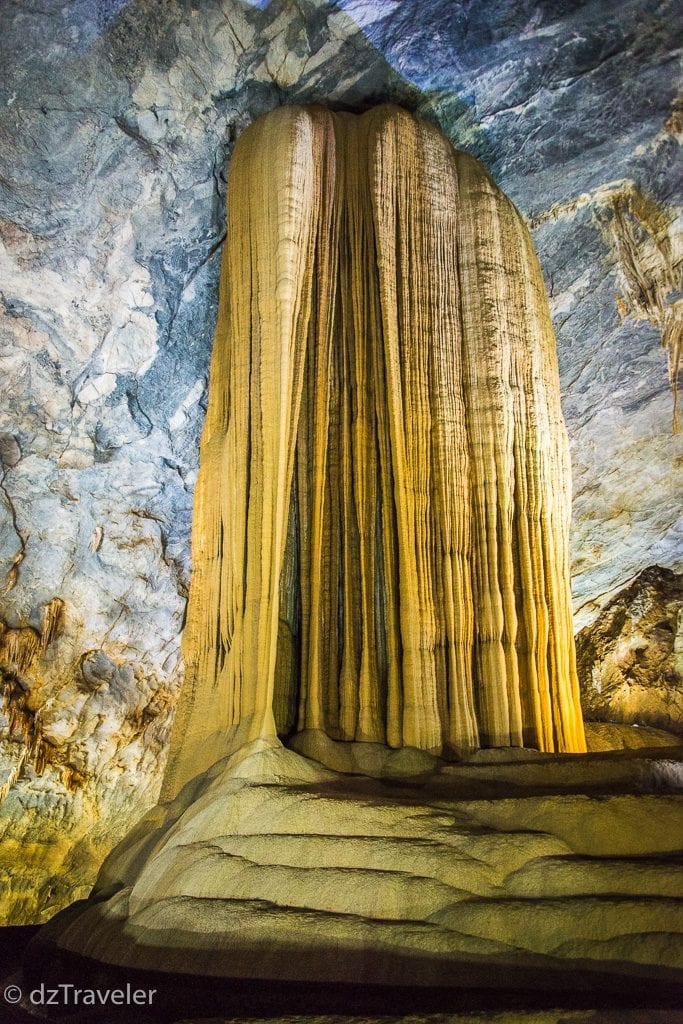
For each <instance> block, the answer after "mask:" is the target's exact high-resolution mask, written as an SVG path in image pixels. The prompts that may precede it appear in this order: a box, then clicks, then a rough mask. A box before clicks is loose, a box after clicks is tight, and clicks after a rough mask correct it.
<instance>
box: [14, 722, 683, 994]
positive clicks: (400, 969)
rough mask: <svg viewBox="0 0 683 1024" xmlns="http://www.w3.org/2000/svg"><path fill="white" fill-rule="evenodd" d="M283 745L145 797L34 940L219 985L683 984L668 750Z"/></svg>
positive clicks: (673, 777)
mask: <svg viewBox="0 0 683 1024" xmlns="http://www.w3.org/2000/svg"><path fill="white" fill-rule="evenodd" d="M276 743H277V741H270V745H267V744H266V741H264V740H259V741H256V742H255V743H254V744H251V745H249V746H247V747H243V748H241V749H240V750H238V751H236V752H235V753H233V754H232V755H231V756H229V757H228V758H227V759H226V760H224V761H223V762H220V763H219V764H217V765H215V766H214V768H213V769H211V770H210V771H209V772H207V773H205V774H204V775H203V776H200V777H198V778H197V779H195V780H193V781H192V782H191V783H188V785H187V786H186V787H185V789H184V790H183V791H182V793H181V794H180V795H179V797H178V798H176V800H174V801H173V802H172V803H170V804H168V805H166V806H163V807H162V806H160V807H157V808H155V809H154V810H152V811H151V812H149V814H148V815H147V817H146V818H145V819H143V821H142V822H140V824H139V825H138V827H137V828H136V829H134V830H133V831H132V832H131V833H130V835H129V836H128V837H127V838H126V840H125V841H124V842H123V843H122V844H121V845H120V846H119V847H118V848H117V849H116V850H115V851H114V852H113V853H112V854H111V855H110V857H109V858H108V859H107V861H106V862H105V864H104V865H103V867H102V871H101V873H100V876H99V879H98V882H97V884H96V886H95V889H94V891H93V897H92V899H91V900H89V901H87V902H85V903H81V904H77V905H74V906H73V907H70V908H69V909H68V910H67V911H65V912H64V914H63V915H61V916H58V917H57V918H56V919H55V920H54V921H52V922H50V924H49V925H47V926H46V927H45V928H44V929H43V930H42V932H41V933H40V934H39V936H38V941H39V942H40V943H45V942H47V943H50V942H55V943H56V944H57V946H58V948H59V949H62V950H69V951H71V952H72V953H79V954H81V955H86V956H88V957H90V958H92V959H95V960H99V961H102V962H104V963H107V964H115V965H119V966H128V967H135V968H149V969H155V970H160V971H168V972H174V971H176V972H183V973H185V974H187V973H190V974H204V975H209V976H228V977H233V978H235V977H246V978H270V979H287V980H292V981H302V982H306V981H333V982H351V981H353V982H355V983H366V984H378V983H382V984H402V985H406V984H416V985H439V986H449V985H455V986H464V987H467V986H469V985H475V984H476V983H477V979H481V975H480V974H479V971H480V969H483V970H484V971H485V972H487V973H486V978H487V984H488V985H489V986H492V987H494V988H495V987H496V986H502V987H505V986H506V985H508V984H509V979H510V976H511V975H510V972H512V971H515V972H519V973H518V974H517V975H516V977H517V979H518V981H520V983H521V980H520V979H522V978H526V979H527V982H528V979H529V978H530V977H533V978H535V984H537V985H538V986H539V988H540V989H541V990H544V989H551V990H552V989H553V988H554V987H564V989H565V990H569V989H571V988H572V987H573V985H574V980H575V979H582V980H580V981H578V984H580V985H586V984H587V985H588V986H589V987H590V984H591V982H590V977H591V973H592V972H595V971H596V970H599V969H600V968H603V969H604V968H605V966H606V965H607V966H608V967H609V970H610V972H612V973H613V974H615V975H616V976H617V978H619V977H621V984H624V983H625V982H626V981H627V980H628V979H629V978H630V979H632V978H634V977H636V978H640V979H641V984H642V983H646V979H649V981H650V983H654V984H657V983H658V982H660V981H666V980H667V979H668V980H675V979H678V981H679V982H680V981H681V979H683V961H682V959H681V941H680V940H681V928H682V926H683V921H682V919H681V913H680V905H679V904H678V902H677V899H676V897H677V895H678V894H680V891H681V882H682V879H681V877H680V873H681V866H680V860H679V858H678V856H677V853H676V851H677V849H678V846H679V835H680V829H681V827H683V802H681V800H680V797H678V796H676V792H677V791H679V790H680V788H681V786H682V785H683V777H682V775H681V768H682V764H681V761H680V759H678V758H674V759H672V757H671V755H670V754H669V755H668V756H662V757H661V758H659V757H657V756H652V757H650V758H647V759H646V758H643V757H636V758H633V757H624V756H622V755H618V754H613V755H585V756H584V757H583V758H581V759H577V758H576V757H571V756H565V757H564V758H563V757H558V756H551V755H545V756H543V757H542V758H541V759H540V760H537V759H533V760H515V761H514V762H508V763H507V764H500V763H499V764H486V763H483V764H473V765H467V766H462V767H460V766H448V767H442V768H441V769H440V770H439V771H437V772H435V773H433V774H432V775H431V777H430V778H429V779H428V780H426V781H425V780H423V781H422V782H421V783H420V784H416V782H415V780H414V777H413V778H411V776H410V774H408V775H407V777H404V779H403V780H396V779H394V781H393V784H388V782H387V781H386V780H385V781H384V782H376V781H374V780H372V779H367V778H362V777H359V776H344V777H342V776H340V775H338V774H336V773H335V772H333V771H330V770H327V769H325V768H323V767H321V766H320V765H318V764H316V763H315V762H313V761H310V760H307V759H306V758H303V757H301V756H300V755H298V754H296V753H294V752H293V751H289V750H285V749H283V748H282V747H279V746H276V745H275V744H276ZM679 754H680V748H679ZM537 757H538V755H537ZM39 948H40V947H38V949H37V950H36V952H35V954H34V958H37V959H39V960H40V956H39ZM466 965H467V966H466ZM494 965H495V966H494ZM600 984H601V982H599V981H597V980H596V982H595V987H596V989H597V988H598V987H599V985H600ZM612 984H614V982H613V983H612ZM617 984H618V982H617Z"/></svg>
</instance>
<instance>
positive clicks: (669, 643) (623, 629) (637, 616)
mask: <svg viewBox="0 0 683 1024" xmlns="http://www.w3.org/2000/svg"><path fill="white" fill-rule="evenodd" d="M576 648H577V659H578V668H579V674H580V678H581V691H582V693H581V701H582V705H583V708H584V712H585V715H586V717H587V718H588V719H590V720H593V721H599V722H600V721H601V722H624V723H633V724H636V725H640V726H654V727H655V728H656V729H666V730H668V731H670V732H678V733H680V732H683V576H681V575H680V573H673V572H671V571H670V570H668V569H662V568H660V567H659V566H653V567H652V568H651V569H646V570H645V571H644V572H641V573H640V574H639V575H638V576H637V577H636V579H635V580H634V581H633V582H632V583H631V584H629V586H628V587H625V588H624V590H622V591H621V592H620V593H619V594H618V595H617V597H615V598H614V599H613V600H612V601H610V602H609V604H608V605H607V607H606V608H605V610H604V611H603V613H602V615H600V616H599V617H598V619H597V620H596V621H595V622H594V623H592V625H590V626H586V627H585V628H584V629H582V630H581V632H580V633H579V635H578V636H577V638H576Z"/></svg>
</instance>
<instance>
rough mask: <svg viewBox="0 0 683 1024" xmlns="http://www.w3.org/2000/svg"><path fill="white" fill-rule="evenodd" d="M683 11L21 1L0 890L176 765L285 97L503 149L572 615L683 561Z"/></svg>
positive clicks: (7, 200) (7, 892) (489, 150)
mask: <svg viewBox="0 0 683 1024" xmlns="http://www.w3.org/2000/svg"><path fill="white" fill-rule="evenodd" d="M679 19H680V7H679V5H678V4H676V3H675V2H674V0H661V2H656V3H650V2H645V0H627V2H626V3H624V2H617V0H593V2H586V3H581V4H566V5H565V4H561V3H540V2H539V3H534V2H533V0H524V2H523V3H510V2H508V0H494V2H489V0H486V2H484V0H475V2H473V3H469V4H467V5H464V4H463V5H454V4H453V3H452V2H451V0H429V2H428V3H427V2H425V0H403V2H402V3H400V4H396V3H393V2H392V3H390V2H383V0H377V2H369V0H342V2H340V3H337V4H336V5H335V6H334V7H332V6H331V5H329V4H326V3H321V2H318V0H304V2H301V0H300V2H298V3H294V2H281V0H272V2H271V3H270V4H265V5H264V4H258V5H252V4H248V3H243V2H239V0H221V2H219V0H195V2H194V3H180V2H179V0H178V2H176V0H169V2H168V3H163V4H159V3H157V2H156V0H131V2H128V3H126V2H125V0H102V2H95V0H74V2H72V3H69V4H64V3H62V2H60V0H40V2H38V0H22V2H21V3H18V2H14V0H9V2H6V3H2V4H0V46H2V58H3V59H2V61H1V63H0V66H1V68H2V79H1V81H0V139H1V140H2V145H1V146H0V242H1V244H0V293H1V294H0V298H1V302H2V309H1V312H2V317H1V319H0V393H1V397H2V401H0V435H1V437H0V458H1V459H2V469H1V470H0V579H2V580H3V581H6V584H3V586H4V585H6V586H7V587H8V588H9V589H8V590H7V592H6V593H4V594H3V595H2V597H1V598H0V619H2V622H3V623H4V624H5V628H4V629H3V634H2V635H3V638H4V639H3V641H2V659H3V661H2V665H3V687H4V688H5V693H6V698H5V700H4V702H3V707H4V711H3V717H2V718H1V719H0V728H1V729H2V732H1V733H0V771H1V772H2V776H1V778H0V784H1V780H2V779H4V780H5V782H7V783H9V782H11V783H12V785H11V786H10V785H7V786H5V790H9V793H8V795H7V796H6V798H5V800H4V801H3V804H2V808H1V809H0V827H1V828H2V829H3V845H2V853H0V872H1V884H0V893H1V894H2V895H1V896H0V914H1V915H2V917H3V919H5V920H8V919H11V920H15V921H24V920H31V919H33V920H36V919H38V918H39V917H40V916H41V915H43V916H49V914H50V913H51V912H52V911H53V910H54V909H56V908H57V907H59V906H61V905H63V904H64V903H65V902H67V901H68V900H69V898H70V897H72V896H73V895H74V894H79V893H81V892H83V891H84V889H85V888H87V886H88V885H89V884H90V882H91V881H92V879H93V878H94V873H95V871H96V867H97V864H98V862H99V860H100V859H101V856H102V853H103V851H104V850H106V848H107V846H108V845H110V844H111V843H112V842H113V841H114V839H115V838H116V836H117V834H118V832H117V830H118V829H119V828H120V829H122V830H125V827H126V826H127V824H128V823H129V822H130V821H131V820H133V819H134V818H135V817H136V816H137V814H138V813H139V810H138V809H139V808H141V807H142V806H145V805H149V804H151V803H152V802H153V801H154V799H155V797H156V793H157V792H158V787H159V782H160V778H161V772H162V769H163V759H164V751H165V749H166V737H167V734H168V726H169V723H170V718H171V714H172V705H173V701H174V699H175V694H176V692H177V687H178V682H179V671H180V669H179V634H180V629H181V625H182V622H183V616H184V604H185V591H186V587H187V584H188V578H189V576H188V570H189V527H190V511H191V505H192V490H193V483H194V474H195V472H196V467H197V454H198V438H199V431H200V427H201V421H202V418H203V408H204V403H205V395H206V379H207V372H208V362H209V354H210V348H211V341H212V337H213V330H214V326H215V320H216V283H217V275H218V264H219V259H220V248H221V243H222V239H223V236H224V231H225V222H224V178H225V172H226V167H227V164H228V160H229V157H230V154H231V150H232V144H233V141H234V139H235V137H236V136H237V135H238V134H239V133H240V132H241V131H242V129H243V128H245V127H246V126H247V125H248V124H249V123H250V122H251V121H252V120H253V119H254V118H255V117H256V116H258V115H259V114H261V113H263V112H264V111H266V110H268V109H271V108H272V107H275V106H278V105H279V104H281V103H283V102H292V101H296V102H306V103H308V102H313V101H316V100H326V101H330V102H332V103H333V104H342V105H343V104H346V105H351V106H353V107H355V106H358V105H369V104H370V103H375V102H378V101H381V100H394V101H397V102H399V103H401V104H403V105H404V106H407V107H408V108H409V109H412V110H415V111H416V112H418V113H420V114H421V115H422V116H425V117H428V118H431V119H433V120H434V121H435V122H436V123H437V124H439V125H440V127H441V128H442V130H443V131H444V132H445V133H446V135H448V136H449V137H450V138H451V139H452V141H453V142H454V143H455V144H456V145H457V146H458V147H459V148H462V149H465V150H468V151H470V152H471V153H473V154H474V155H475V156H477V157H479V158H480V159H481V160H482V161H483V162H484V164H485V165H486V166H487V167H488V168H489V170H490V171H491V173H492V174H493V177H494V178H495V180H496V181H497V183H498V184H499V186H500V187H501V188H502V189H503V190H504V192H505V193H506V194H507V195H509V196H510V197H511V199H512V200H513V201H514V202H515V204H516V205H517V207H518V208H519V209H520V210H521V212H522V213H523V214H524V215H525V216H526V217H527V218H528V219H529V223H530V225H531V228H532V232H533V236H534V242H535V245H536V248H537V251H538V253H539V256H540V261H541V265H542V268H543V270H544V273H545V277H546V282H547V286H548V290H549V293H550V296H551V306H552V309H553V314H554V323H555V329H556V332H557V336H558V343H559V361H560V375H561V383H562V389H563V406H564V414H565V418H566V421H567V424H568V429H569V435H570V444H571V449H572V461H573V475H574V504H573V541H572V545H573V572H574V579H573V588H574V596H575V604H576V610H577V620H576V621H577V627H578V626H582V625H585V624H586V623H588V622H589V621H591V620H592V619H593V618H594V617H595V615H596V613H597V611H598V610H599V607H600V606H601V605H602V604H604V602H605V599H606V598H605V595H610V594H612V593H614V592H616V591H617V590H618V589H620V588H621V587H622V586H623V585H624V584H626V583H627V582H628V581H629V580H630V579H631V578H632V577H633V576H634V575H636V574H637V573H638V572H639V571H640V570H642V569H643V568H645V567H647V566H648V565H652V564H655V563H656V564H658V565H662V566H664V567H675V566H676V565H677V564H678V565H679V563H680V551H681V534H680V526H679V525H677V524H678V516H679V512H680V504H679V500H678V496H679V495H680V493H681V491H682V490H683V487H682V486H681V481H680V475H679V476H677V475H676V474H677V473H678V474H680V463H678V464H676V463H675V461H674V460H675V457H676V454H677V452H678V451H679V448H678V447H677V445H679V443H680V438H678V439H677V438H676V437H674V435H672V433H671V429H670V427H671V414H672V402H671V395H670V390H669V384H668V382H667V376H666V356H665V353H663V352H662V351H661V349H660V343H661V341H662V335H663V333H664V329H665V328H667V329H668V334H667V338H666V339H665V340H667V344H668V347H669V351H670V353H671V355H672V359H673V358H674V352H675V349H676V344H675V330H674V331H673V336H672V330H671V329H670V328H671V325H674V326H675V323H676V319H675V317H674V315H673V313H672V309H673V307H672V303H671V299H672V297H673V296H672V293H671V290H670V287H669V286H670V282H671V281H673V280H674V276H675V267H676V265H677V262H678V260H679V253H680V249H679V248H678V246H679V242H678V241H677V238H679V235H677V234H676V232H677V230H678V229H679V226H680V221H676V216H677V211H678V209H679V207H678V206H677V204H680V201H681V200H680V195H679V194H677V192H676V183H677V180H678V179H677V175H676V174H675V173H674V171H673V168H674V163H673V161H674V159H675V157H676V154H677V151H678V140H679V138H680V132H681V110H680V107H679V106H676V81H675V61H676V53H675V50H674V46H675V43H674V40H675V39H676V37H677V27H678V25H679V24H680V21H679ZM618 300H619V301H618ZM667 325H668V327H667ZM679 568H680V565H679ZM0 589H1V588H0ZM55 602H62V603H61V604H59V605H58V604H56V603H55ZM57 607H61V609H62V612H61V617H60V618H61V622H60V625H59V629H58V630H57V632H55V633H52V631H51V630H48V631H47V632H44V624H45V623H46V622H47V620H48V619H50V617H51V616H52V612H51V611H50V609H52V610H53V611H54V609H56V608H57ZM48 639H49V643H48V642H47V641H48ZM17 659H18V660H17ZM101 659H102V660H101ZM82 666H84V671H83V670H82ZM131 673H132V676H131ZM43 724H45V729H46V731H43ZM10 728H11V733H10ZM27 740H28V748H29V749H28V750H27V744H26V741H27ZM22 841H23V844H24V845H23V847H22V854H21V857H18V856H17V850H18V849H19V846H18V845H17V844H19V843H21V842H22Z"/></svg>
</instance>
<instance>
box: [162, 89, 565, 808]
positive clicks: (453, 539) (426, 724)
mask: <svg viewBox="0 0 683 1024" xmlns="http://www.w3.org/2000/svg"><path fill="white" fill-rule="evenodd" d="M569 516H570V477H569V457H568V450H567V437H566V431H565V428H564V423H563V421H562V413H561V409H560V396H559V378H558V372H557V355H556V351H555V338H554V336H553V332H552V327H551V324H550V316H549V313H548V306H547V300H546V297H545V293H544V290H543V279H542V276H541V272H540V268H539V266H538V261H537V260H536V257H535V254H534V252H533V248H532V245H531V241H530V238H529V233H528V231H527V229H526V227H525V225H524V223H523V222H522V220H521V217H520V216H519V214H518V213H517V211H516V210H515V208H514V207H513V206H512V204H511V203H510V202H509V201H508V200H507V199H506V198H505V196H503V195H502V193H501V192H500V191H499V190H498V189H497V188H496V187H495V185H494V184H493V183H492V182H491V180H490V178H489V177H488V175H487V174H486V171H485V170H484V169H483V167H482V166H481V164H479V163H478V162H477V161H475V160H473V159H472V157H470V156H469V155H467V154H464V153H460V152H458V151H457V150H454V149H453V147H452V146H451V145H450V143H449V142H448V140H447V139H445V138H444V137H443V136H442V135H441V134H440V133H439V132H437V131H436V130H435V129H434V128H433V127H432V126H431V125H428V124H427V123H426V122H424V121H421V120H418V119H417V118H414V117H412V116H411V115H410V114H408V113H407V112H406V111H403V110H401V109H400V108H399V107H396V106H392V105H389V104H384V105H381V106H378V107H374V108H372V109H371V110H370V111H368V112H367V113H366V114H364V115H360V116H356V115H353V114H348V113H336V114H335V113H330V112H329V111H326V110H323V109H322V108H320V107H300V106H294V105H290V106H287V107H284V108H281V109H279V110H276V111H271V112H270V113H269V114H266V115H264V116H263V117H261V118H259V119H258V121H256V122H255V123H254V124H253V125H252V126H251V127H250V128H249V129H248V130H247V131H246V132H245V133H244V134H243V135H242V137H241V138H240V140H239V142H238V144H237V146H236V148H235V152H234V154H233V158H232V164H231V168H230V177H229V187H228V238H227V241H226V245H225V256H224V260H223V275H222V277H221V288H220V315H219V320H218V325H217V328H216V340H215V345H214V352H213V356H212V359H211V378H210V386H209V404H208V409H207V415H206V422H205V426H204V431H203V434H202V444H201V451H200V466H199V477H198V480H197V490H196V502H195V517H194V524H193V532H192V537H193V540H192V546H193V551H194V552H195V557H194V567H193V573H192V584H191V587H190V596H189V604H188V614H187V624H186V627H185V632H184V635H183V654H184V659H185V666H186V675H185V680H184V683H183V688H182V691H181V699H180V705H179V707H178V712H177V715H176V720H175V725H174V731H173V735H172V739H171V745H170V754H169V761H168V767H167V770H166V776H165V779H164V787H163V791H162V792H163V793H164V795H165V796H171V795H175V794H176V793H177V792H178V790H179V789H180V788H181V787H182V785H184V783H185V782H187V781H188V780H189V779H191V778H193V777H194V776H195V775H196V774H197V773H198V771H200V770H202V769H205V768H208V767H210V766H211V764H213V762H214V761H216V760H218V759H219V758H220V757H221V756H222V755H223V752H224V749H225V744H226V742H227V740H228V737H233V736H234V734H235V731H236V730H237V731H238V732H239V735H240V737H241V738H242V741H245V740H252V739H256V738H257V737H260V736H275V735H277V734H285V735H287V734H289V733H291V732H298V731H300V730H302V729H320V730H323V731H326V732H327V733H328V734H329V735H330V736H332V737H333V738H335V739H338V740H365V741H368V742H373V743H387V744H389V746H391V747H402V746H410V747H417V748H419V749H422V750H430V751H432V752H434V753H447V752H451V753H454V752H457V753H458V754H459V753H461V752H462V751H470V750H473V749H476V748H477V747H479V746H482V747H506V746H523V745H526V746H530V747H537V748H538V749H540V750H544V751H553V750H560V751H564V752H567V751H573V752H575V753H576V752H581V751H583V750H585V740H584V735H583V723H582V718H581V707H580V702H579V687H578V680H577V676H576V664H575V652H574V635H573V627H572V613H571V595H570V591H569V529H568V528H569Z"/></svg>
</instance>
